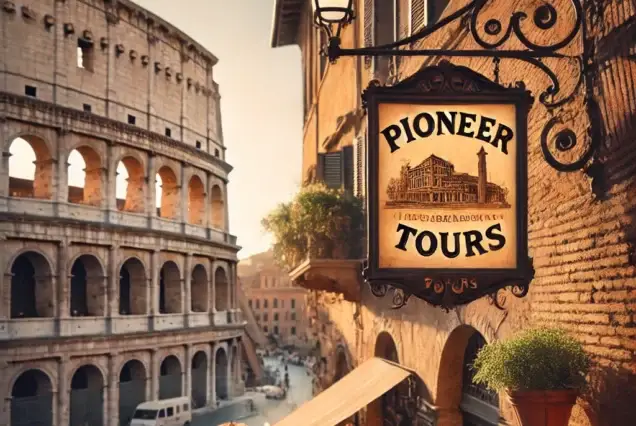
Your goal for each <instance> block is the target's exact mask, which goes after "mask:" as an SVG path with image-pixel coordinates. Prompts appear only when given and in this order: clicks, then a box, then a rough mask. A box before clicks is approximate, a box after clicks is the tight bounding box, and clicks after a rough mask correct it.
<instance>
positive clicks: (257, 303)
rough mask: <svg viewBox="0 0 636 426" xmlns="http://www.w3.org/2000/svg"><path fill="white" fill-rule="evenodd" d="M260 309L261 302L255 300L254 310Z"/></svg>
mask: <svg viewBox="0 0 636 426" xmlns="http://www.w3.org/2000/svg"><path fill="white" fill-rule="evenodd" d="M260 308H261V301H260V300H259V299H256V309H260Z"/></svg>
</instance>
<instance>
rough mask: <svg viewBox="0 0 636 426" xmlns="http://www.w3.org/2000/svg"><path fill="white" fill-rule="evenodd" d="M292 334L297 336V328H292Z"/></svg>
mask: <svg viewBox="0 0 636 426" xmlns="http://www.w3.org/2000/svg"><path fill="white" fill-rule="evenodd" d="M291 334H292V336H295V335H296V327H292V328H291Z"/></svg>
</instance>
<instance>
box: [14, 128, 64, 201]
mask: <svg viewBox="0 0 636 426" xmlns="http://www.w3.org/2000/svg"><path fill="white" fill-rule="evenodd" d="M9 154H10V157H9V196H11V197H24V198H40V199H51V198H52V197H53V174H54V172H53V170H54V169H53V163H54V159H53V157H52V155H51V149H50V147H49V144H48V143H47V142H46V141H45V139H44V138H42V137H39V136H36V135H33V134H22V135H18V136H16V137H14V138H13V139H11V141H10V143H9ZM31 164H33V166H32V165H31Z"/></svg>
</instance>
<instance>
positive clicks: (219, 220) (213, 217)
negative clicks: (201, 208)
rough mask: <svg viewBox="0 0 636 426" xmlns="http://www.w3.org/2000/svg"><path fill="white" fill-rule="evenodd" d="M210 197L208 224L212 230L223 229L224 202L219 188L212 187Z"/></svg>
mask: <svg viewBox="0 0 636 426" xmlns="http://www.w3.org/2000/svg"><path fill="white" fill-rule="evenodd" d="M211 195H212V196H211V203H212V206H211V207H212V208H211V209H210V223H211V224H212V227H213V228H216V229H225V200H224V198H223V191H222V190H221V187H220V186H219V185H214V186H212V190H211Z"/></svg>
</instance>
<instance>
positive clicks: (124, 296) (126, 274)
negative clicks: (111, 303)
mask: <svg viewBox="0 0 636 426" xmlns="http://www.w3.org/2000/svg"><path fill="white" fill-rule="evenodd" d="M146 285H147V277H146V270H145V268H144V265H143V263H141V261H140V260H139V259H137V258H135V257H131V258H129V259H128V260H126V261H125V262H124V264H123V265H122V266H121V268H120V270H119V314H120V315H144V314H146V312H147V309H146Z"/></svg>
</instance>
